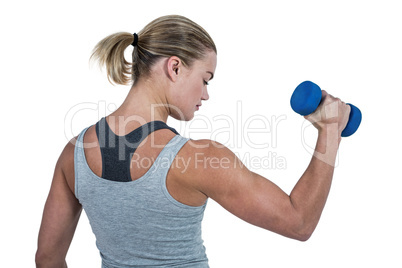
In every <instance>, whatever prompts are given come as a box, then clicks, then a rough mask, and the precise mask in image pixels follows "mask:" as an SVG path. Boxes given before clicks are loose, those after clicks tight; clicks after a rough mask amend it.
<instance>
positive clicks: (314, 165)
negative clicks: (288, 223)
mask: <svg viewBox="0 0 402 268" xmlns="http://www.w3.org/2000/svg"><path fill="white" fill-rule="evenodd" d="M339 143H340V136H339V135H338V131H337V130H331V129H330V128H328V129H326V130H323V131H320V132H319V134H318V139H317V144H316V148H315V152H314V156H313V157H312V159H311V162H310V164H309V166H308V167H307V169H306V171H305V172H304V174H303V175H302V177H301V178H300V179H299V181H298V182H297V184H296V186H295V187H294V188H293V190H292V192H291V194H290V199H291V202H292V204H293V206H294V208H295V210H296V211H297V213H298V214H299V215H300V218H301V219H302V222H303V224H302V227H301V228H302V233H304V234H305V236H306V237H309V236H311V234H312V233H313V231H314V229H315V227H316V226H317V224H318V221H319V219H320V216H321V213H322V210H323V209H324V206H325V203H326V200H327V197H328V194H329V190H330V188H331V183H332V177H333V174H334V166H335V160H336V155H337V151H338V148H339Z"/></svg>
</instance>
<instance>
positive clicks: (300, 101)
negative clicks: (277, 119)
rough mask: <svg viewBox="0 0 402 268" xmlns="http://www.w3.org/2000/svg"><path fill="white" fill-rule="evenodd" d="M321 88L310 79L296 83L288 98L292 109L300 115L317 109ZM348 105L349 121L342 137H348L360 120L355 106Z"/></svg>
mask: <svg viewBox="0 0 402 268" xmlns="http://www.w3.org/2000/svg"><path fill="white" fill-rule="evenodd" d="M321 97H322V94H321V88H320V87H319V86H318V85H316V84H314V83H313V82H310V81H304V82H302V83H301V84H300V85H298V86H297V87H296V89H295V91H294V92H293V94H292V97H291V98H290V106H292V109H293V111H295V112H296V113H298V114H301V115H309V114H311V113H313V112H314V111H315V109H317V107H318V105H320V102H321ZM347 104H348V105H349V106H350V108H351V109H350V115H349V121H348V123H347V125H346V127H345V129H344V130H343V131H342V133H341V136H342V137H348V136H350V135H352V134H353V133H355V132H356V130H357V129H358V128H359V125H360V122H361V121H362V113H361V111H360V110H359V108H357V107H356V106H354V105H352V104H350V103H347Z"/></svg>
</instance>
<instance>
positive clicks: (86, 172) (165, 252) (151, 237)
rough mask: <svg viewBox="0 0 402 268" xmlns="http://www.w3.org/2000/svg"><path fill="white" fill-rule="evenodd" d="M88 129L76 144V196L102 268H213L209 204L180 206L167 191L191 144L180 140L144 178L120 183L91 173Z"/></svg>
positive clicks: (174, 141) (173, 141) (171, 144)
mask: <svg viewBox="0 0 402 268" xmlns="http://www.w3.org/2000/svg"><path fill="white" fill-rule="evenodd" d="M88 128H89V127H88ZM88 128H85V129H84V130H83V131H82V132H81V133H80V134H79V136H78V140H77V143H76V145H75V151H74V169H75V196H76V197H77V199H78V200H79V202H80V203H81V204H82V207H83V209H84V211H85V212H86V214H87V216H88V219H89V222H90V224H91V227H92V231H93V233H94V234H95V237H96V245H97V247H98V249H99V251H100V255H101V258H102V267H103V268H112V267H113V268H115V267H116V268H123V267H124V268H126V267H181V268H184V267H200V268H201V267H202V268H205V267H209V266H208V259H207V256H206V253H205V247H204V245H203V240H202V238H201V221H202V218H203V215H204V210H205V206H206V203H205V204H204V205H203V206H199V207H192V206H188V205H185V204H182V203H180V202H178V201H177V200H175V199H174V198H173V197H172V196H171V195H170V194H169V192H168V190H167V188H166V175H167V173H168V171H169V168H170V165H171V164H172V162H173V160H174V158H175V156H176V154H177V153H178V151H179V150H180V149H181V148H182V146H183V145H184V144H185V143H186V142H187V141H188V140H189V139H188V138H184V137H182V136H180V135H176V136H175V137H173V138H172V139H171V140H170V141H169V143H168V144H167V145H166V146H165V147H164V148H163V149H162V151H161V152H160V154H159V155H158V157H157V158H156V160H155V162H154V163H153V165H152V166H151V167H150V169H149V170H148V171H147V172H146V173H145V174H144V175H143V176H142V177H140V178H139V179H137V180H134V181H129V182H118V181H111V180H106V179H103V178H101V177H98V176H97V175H96V174H95V173H93V172H92V170H91V169H90V168H89V166H88V163H87V161H86V158H85V153H84V147H83V145H84V144H83V137H84V134H85V132H86V131H87V129H88Z"/></svg>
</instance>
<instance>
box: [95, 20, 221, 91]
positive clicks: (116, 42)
mask: <svg viewBox="0 0 402 268" xmlns="http://www.w3.org/2000/svg"><path fill="white" fill-rule="evenodd" d="M133 41H134V36H133V34H131V33H127V32H118V33H115V34H111V35H109V36H107V37H106V38H104V39H103V40H101V41H100V42H99V43H98V44H97V45H96V46H95V48H94V50H93V53H92V55H91V59H96V60H98V61H99V65H100V66H106V71H107V77H108V79H109V81H110V82H111V83H116V84H120V85H127V84H129V83H130V82H131V81H134V83H135V82H136V81H138V79H139V78H140V77H142V76H147V75H149V74H150V71H151V67H152V66H153V64H154V63H155V62H156V61H157V60H158V59H160V58H162V57H171V56H177V57H179V58H180V59H181V61H182V63H183V65H184V66H186V67H191V65H192V63H193V62H194V61H195V60H199V59H202V58H203V57H204V56H205V54H206V52H207V51H208V50H213V51H214V52H215V53H216V52H217V50H216V46H215V44H214V41H213V40H212V38H211V37H210V36H209V34H208V33H207V32H206V31H205V30H204V29H203V28H202V27H201V26H199V25H198V24H196V23H195V22H193V21H191V20H190V19H188V18H186V17H183V16H178V15H169V16H163V17H160V18H157V19H155V20H154V21H152V22H150V23H149V24H148V25H147V26H145V27H144V29H142V30H141V31H140V32H138V43H137V45H136V46H135V47H134V49H133V54H132V63H130V62H128V61H127V60H126V59H125V58H124V51H125V49H126V48H127V47H128V46H130V45H131V44H132V43H133ZM130 76H131V77H130Z"/></svg>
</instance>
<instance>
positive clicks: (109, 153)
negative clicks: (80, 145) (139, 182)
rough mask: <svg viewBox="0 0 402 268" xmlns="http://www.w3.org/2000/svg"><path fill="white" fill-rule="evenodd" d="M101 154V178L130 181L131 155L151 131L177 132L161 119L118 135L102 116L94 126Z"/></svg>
mask: <svg viewBox="0 0 402 268" xmlns="http://www.w3.org/2000/svg"><path fill="white" fill-rule="evenodd" d="M95 129H96V135H97V136H98V141H99V145H100V150H101V155H102V178H104V179H107V180H112V181H131V174H130V163H131V157H132V155H133V154H134V152H135V150H136V149H137V147H138V145H139V144H140V143H141V142H142V141H143V140H144V139H145V138H146V137H147V136H148V135H149V134H151V133H152V132H154V131H156V130H159V129H169V130H171V131H172V132H174V133H175V134H176V135H179V133H178V132H177V131H176V130H175V129H174V128H171V127H169V126H168V125H167V124H166V123H165V122H163V121H151V122H148V123H147V124H144V125H142V126H140V127H138V128H136V129H135V130H133V131H132V132H130V133H128V134H127V135H125V136H118V135H116V134H114V133H113V131H112V130H111V129H110V127H109V125H108V123H107V121H106V118H105V117H103V118H102V119H101V120H100V121H99V122H97V123H96V126H95Z"/></svg>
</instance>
